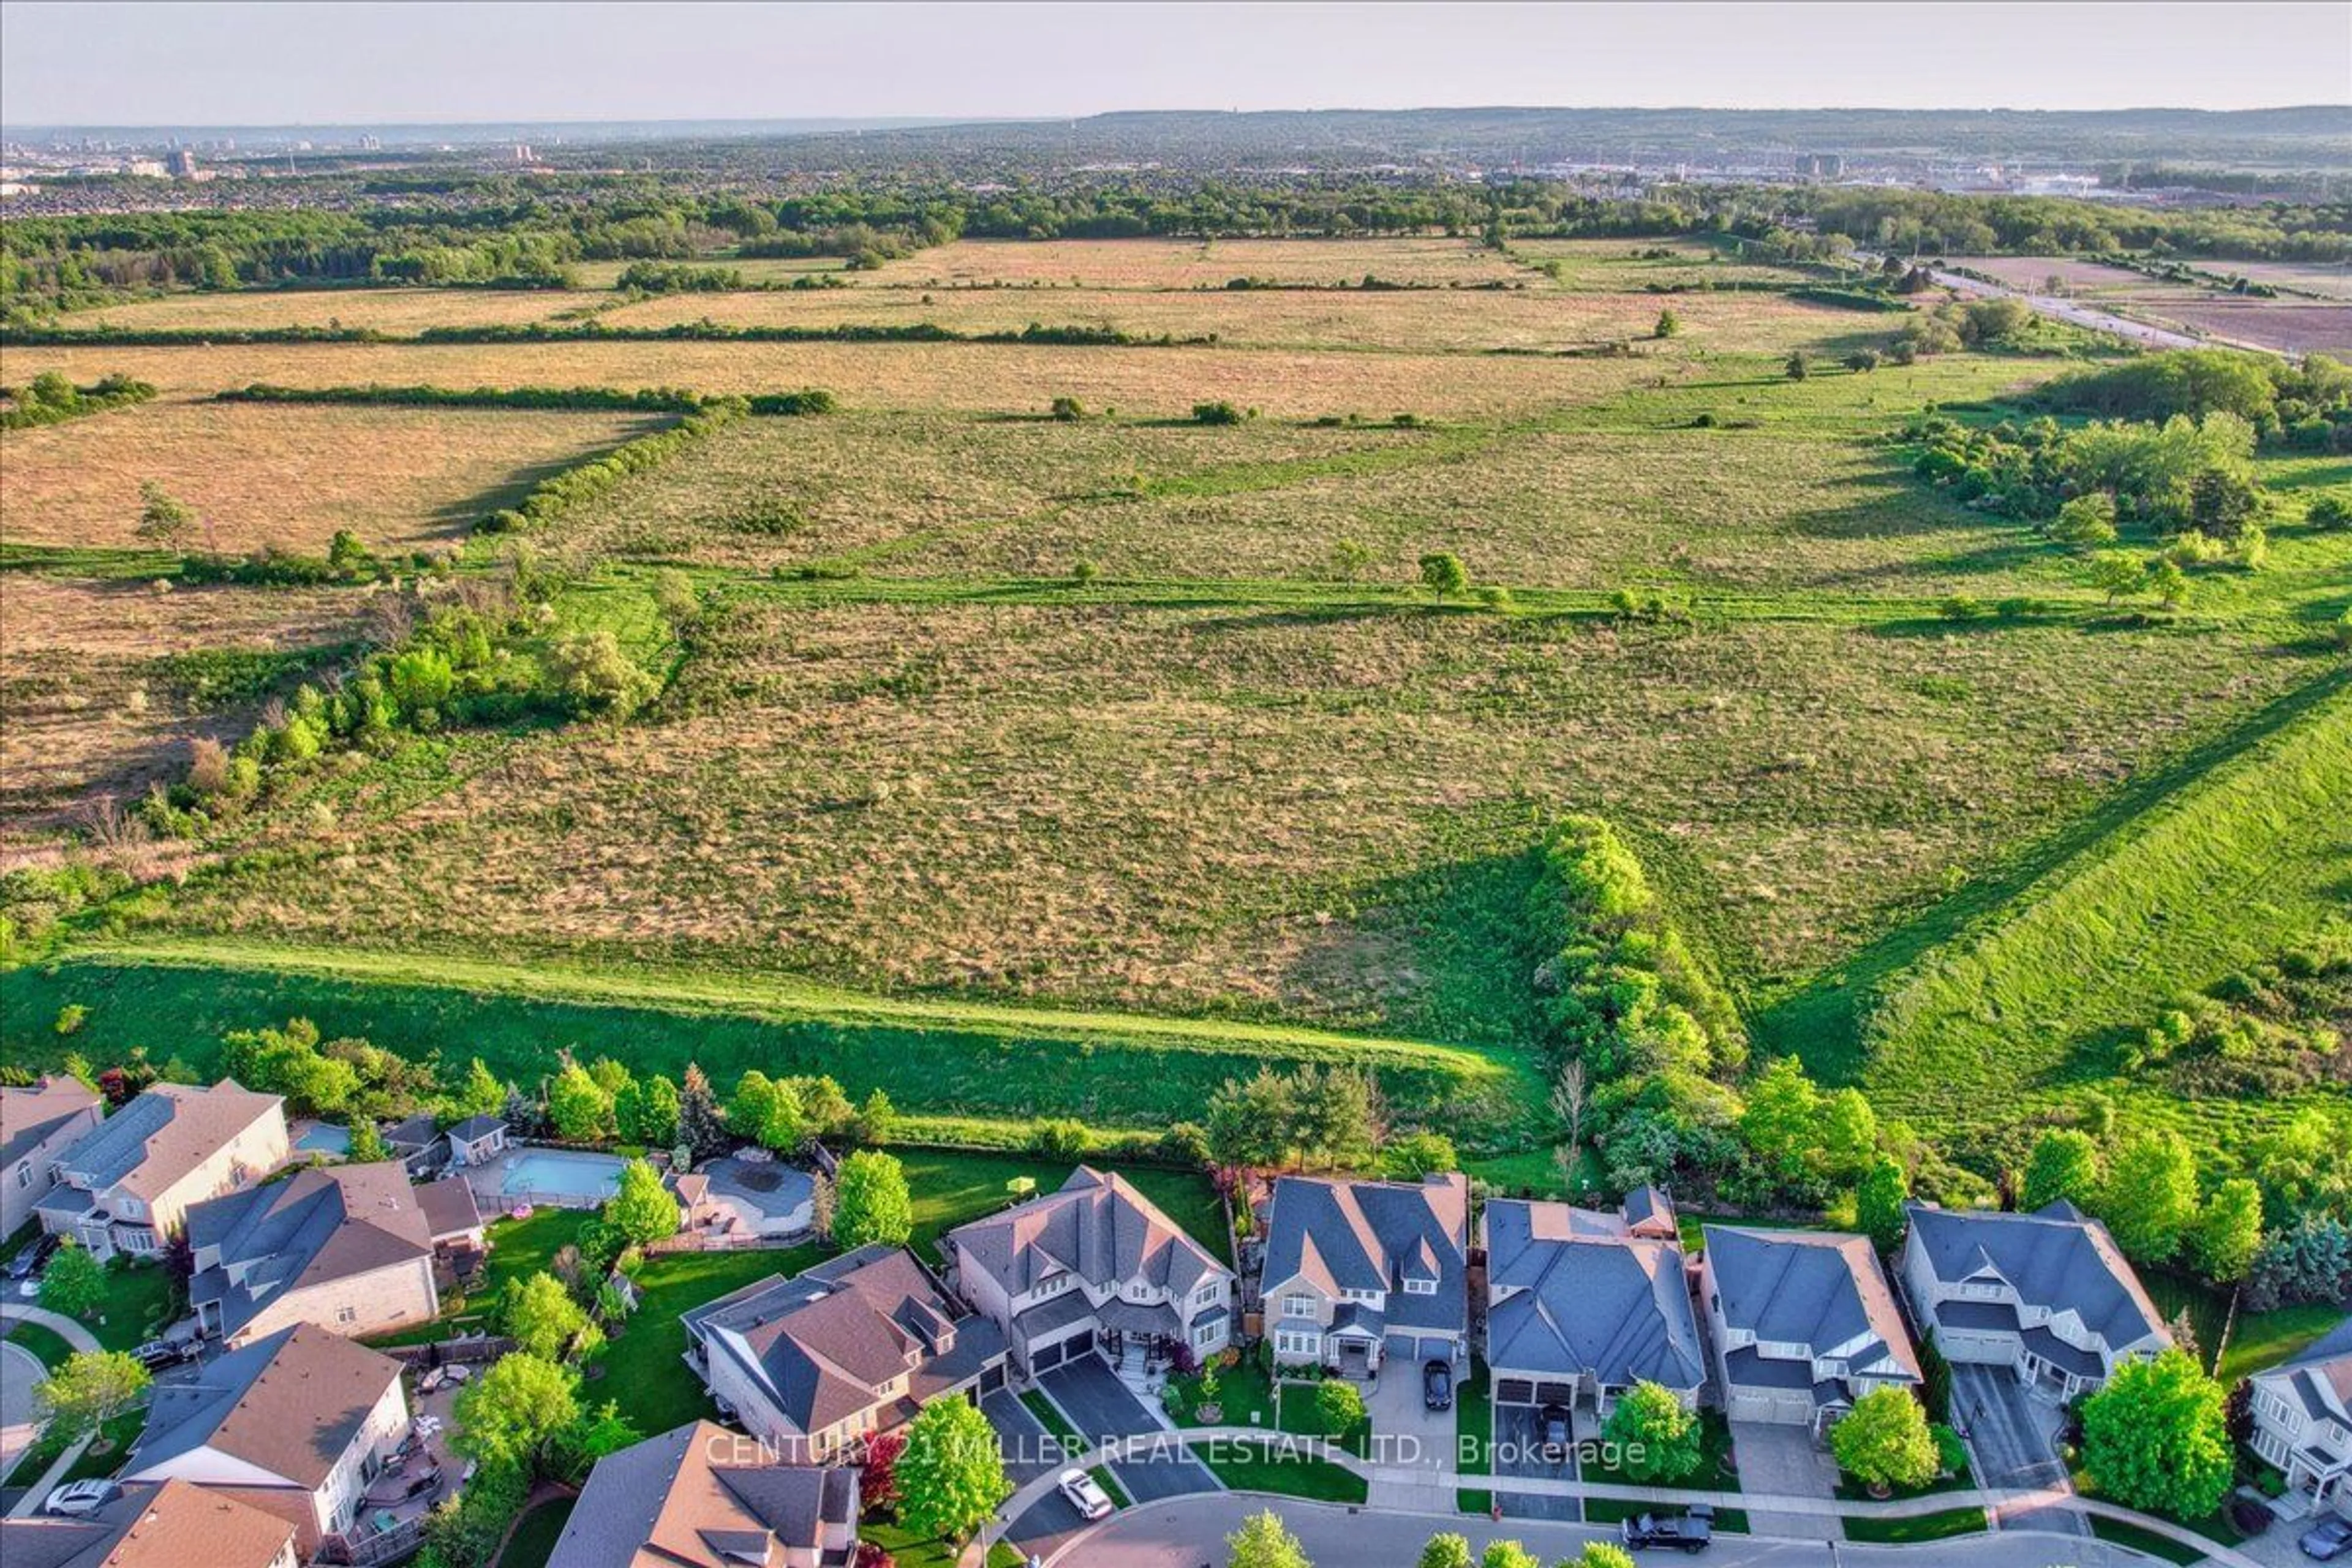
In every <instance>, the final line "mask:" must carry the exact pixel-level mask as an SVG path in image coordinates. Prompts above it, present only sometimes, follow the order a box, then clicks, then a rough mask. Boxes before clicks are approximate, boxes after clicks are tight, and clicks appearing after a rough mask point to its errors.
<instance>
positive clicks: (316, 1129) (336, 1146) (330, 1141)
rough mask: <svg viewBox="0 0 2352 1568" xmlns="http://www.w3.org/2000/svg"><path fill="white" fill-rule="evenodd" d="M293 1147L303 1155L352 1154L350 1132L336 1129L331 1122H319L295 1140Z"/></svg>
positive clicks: (349, 1130)
mask: <svg viewBox="0 0 2352 1568" xmlns="http://www.w3.org/2000/svg"><path fill="white" fill-rule="evenodd" d="M294 1147H296V1148H297V1149H299V1150H301V1151H302V1152H305V1153H315V1154H337V1155H341V1154H348V1153H350V1152H352V1130H351V1129H350V1128H348V1127H338V1126H336V1125H335V1124H334V1123H333V1122H331V1121H321V1122H319V1123H317V1124H316V1125H314V1126H312V1127H311V1128H310V1131H307V1132H305V1133H303V1134H302V1136H301V1137H299V1138H297V1139H296V1140H295V1141H294Z"/></svg>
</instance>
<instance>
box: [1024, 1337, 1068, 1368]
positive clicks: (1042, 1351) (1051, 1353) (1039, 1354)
mask: <svg viewBox="0 0 2352 1568" xmlns="http://www.w3.org/2000/svg"><path fill="white" fill-rule="evenodd" d="M1068 1348H1069V1347H1068V1345H1067V1344H1066V1343H1064V1344H1052V1345H1039V1346H1038V1347H1037V1348H1036V1349H1035V1350H1034V1351H1031V1352H1029V1365H1030V1367H1031V1369H1032V1370H1034V1371H1037V1372H1043V1371H1045V1369H1046V1368H1047V1367H1049V1366H1059V1365H1061V1364H1062V1353H1063V1352H1065V1351H1066V1350H1067V1349H1068Z"/></svg>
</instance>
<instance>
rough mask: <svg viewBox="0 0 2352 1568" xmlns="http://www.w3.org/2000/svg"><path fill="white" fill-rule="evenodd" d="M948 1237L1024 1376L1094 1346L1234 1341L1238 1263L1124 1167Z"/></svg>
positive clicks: (1092, 1173)
mask: <svg viewBox="0 0 2352 1568" xmlns="http://www.w3.org/2000/svg"><path fill="white" fill-rule="evenodd" d="M940 1245H941V1248H942V1250H943V1251H944V1252H945V1253H946V1254H947V1257H948V1260H949V1263H950V1267H951V1268H953V1270H954V1277H955V1283H956V1289H958V1290H959V1291H960V1292H961V1293H962V1295H963V1297H964V1299H965V1300H968V1301H970V1302H971V1304H972V1306H973V1307H974V1308H975V1309H977V1310H979V1311H980V1312H982V1314H983V1315H985V1316H986V1317H988V1318H989V1319H990V1320H991V1321H993V1322H994V1323H995V1324H996V1326H997V1327H998V1328H999V1329H1000V1330H1002V1331H1003V1334H1004V1337H1005V1342H1006V1343H1007V1344H1008V1345H1009V1346H1010V1347H1011V1349H1012V1352H1013V1364H1014V1365H1015V1366H1017V1367H1019V1368H1020V1369H1021V1371H1022V1372H1023V1373H1038V1372H1043V1371H1045V1370H1046V1369H1047V1368H1049V1367H1055V1366H1059V1365H1061V1364H1062V1363H1064V1362H1065V1361H1068V1360H1071V1359H1073V1358H1075V1357H1077V1356H1082V1355H1086V1354H1087V1353H1089V1352H1100V1353H1101V1354H1103V1355H1104V1356H1106V1357H1108V1358H1109V1359H1110V1360H1112V1361H1114V1362H1116V1361H1118V1360H1119V1359H1120V1358H1121V1356H1122V1355H1123V1354H1125V1353H1127V1352H1129V1351H1134V1352H1141V1353H1142V1354H1143V1355H1145V1356H1147V1357H1148V1356H1151V1355H1154V1354H1165V1353H1171V1352H1172V1351H1173V1348H1174V1347H1175V1346H1177V1345H1183V1346H1186V1347H1188V1348H1189V1349H1190V1351H1191V1352H1192V1354H1193V1355H1194V1356H1195V1357H1200V1356H1209V1355H1213V1354H1215V1353H1216V1352H1219V1351H1222V1350H1223V1349H1224V1348H1225V1346H1226V1344H1227V1343H1228V1342H1230V1341H1231V1340H1232V1338H1233V1326H1234V1325H1233V1313H1234V1271H1233V1270H1232V1269H1231V1268H1227V1267H1225V1265H1224V1264H1223V1263H1222V1262H1220V1261H1219V1260H1218V1258H1216V1257H1215V1255H1214V1254H1213V1253H1211V1252H1210V1251H1209V1249H1208V1248H1206V1247H1202V1245H1201V1244H1200V1243H1199V1242H1198V1241H1196V1240H1194V1239H1193V1238H1192V1237H1191V1236H1190V1235H1188V1234H1186V1232H1185V1230H1184V1227H1183V1226H1180V1225H1178V1224H1177V1223H1176V1222H1175V1221H1174V1220H1171V1219H1170V1218H1169V1217H1168V1216H1167V1215H1165V1214H1163V1213H1161V1212H1160V1207H1159V1205H1156V1204H1154V1203H1153V1202H1152V1201H1151V1200H1150V1199H1149V1198H1147V1197H1145V1196H1144V1195H1143V1194H1141V1193H1139V1192H1138V1191H1136V1189H1135V1187H1134V1186H1133V1184H1130V1183H1129V1181H1128V1180H1127V1179H1126V1178H1125V1177H1124V1176H1118V1175H1113V1174H1108V1173H1104V1172H1101V1171H1097V1170H1093V1169H1091V1168H1089V1167H1087V1166H1085V1165H1080V1166H1079V1167H1078V1168H1077V1169H1076V1170H1075V1171H1073V1172H1071V1173H1070V1179H1069V1180H1068V1181H1066V1182H1065V1183H1063V1184H1062V1187H1061V1190H1060V1191H1058V1192H1054V1193H1048V1194H1045V1196H1043V1197H1038V1198H1032V1199H1030V1200H1029V1201H1028V1202H1027V1203H1024V1204H1018V1205H1014V1206H1013V1207H1012V1208H1009V1209H1006V1210H1005V1211H1004V1212H1003V1213H1002V1214H996V1215H990V1216H989V1217H988V1218H986V1219H981V1220H974V1221H973V1222H972V1223H971V1224H970V1225H967V1226H959V1227H958V1228H957V1229H955V1230H952V1231H950V1232H949V1233H948V1235H947V1237H946V1238H945V1239H944V1240H943V1241H942V1242H941V1244H940Z"/></svg>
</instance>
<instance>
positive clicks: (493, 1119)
mask: <svg viewBox="0 0 2352 1568" xmlns="http://www.w3.org/2000/svg"><path fill="white" fill-rule="evenodd" d="M506 1127H507V1121H506V1118H505V1117H503V1116H468V1117H467V1118H466V1120H465V1121H460V1122H459V1123H457V1126H455V1127H452V1128H450V1129H449V1132H448V1136H449V1137H450V1138H451V1139H453V1140H455V1141H456V1142H459V1143H478V1142H481V1141H482V1140H483V1139H485V1138H488V1136H489V1135H490V1134H491V1133H493V1132H503V1131H506Z"/></svg>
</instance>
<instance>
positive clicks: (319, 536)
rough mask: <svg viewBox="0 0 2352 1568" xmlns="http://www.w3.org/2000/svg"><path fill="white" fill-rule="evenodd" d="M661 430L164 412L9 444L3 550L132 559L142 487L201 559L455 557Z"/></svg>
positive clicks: (378, 412)
mask: <svg viewBox="0 0 2352 1568" xmlns="http://www.w3.org/2000/svg"><path fill="white" fill-rule="evenodd" d="M182 363H186V362H185V361H183V362H182ZM655 424H656V421H653V420H650V419H646V418H640V417H634V416H616V415H606V414H541V413H519V412H508V411H503V410H500V411H478V410H471V409H467V410H450V409H431V408H375V407H352V408H336V407H314V406H299V405H282V406H273V405H250V404H214V403H197V402H189V401H183V400H178V399H172V400H162V401H158V402H155V403H152V404H147V405H142V406H140V407H137V408H131V409H126V410H122V411H120V412H117V413H113V414H108V415H104V416H99V417H96V418H90V419H79V420H74V421H71V422H69V423H68V424H64V425H50V426H41V427H38V428H35V429H31V430H11V431H9V432H7V433H6V435H5V437H0V461H5V464H6V466H7V474H8V482H7V487H6V492H5V500H0V536H5V538H6V539H7V540H8V541H9V542H13V543H18V544H41V545H57V546H68V547H75V548H81V547H89V546H100V547H135V546H137V545H138V543H139V540H138V537H137V532H136V530H137V528H138V524H139V513H140V498H139V487H140V486H141V484H142V483H144V482H146V481H150V480H152V481H153V482H155V483H157V484H160V485H162V486H163V488H164V489H166V490H168V491H170V492H171V493H172V494H173V496H175V497H177V498H178V499H179V500H182V501H184V502H185V503H186V504H187V505H188V506H189V507H191V508H193V509H194V511H195V512H196V514H197V516H198V517H199V518H200V519H201V520H202V521H203V522H204V523H205V525H206V528H207V529H208V532H207V533H205V534H204V535H203V536H202V537H203V538H204V539H205V540H207V541H209V544H208V545H207V547H210V548H217V549H219V550H222V551H224V552H244V551H250V550H254V549H257V548H259V547H260V546H262V545H265V544H277V545H280V546H283V547H285V548H288V549H293V550H301V551H307V552H312V553H319V552H323V551H324V550H325V548H326V545H327V542H328V540H329V539H330V538H331V537H332V536H333V534H334V533H335V531H337V530H338V529H349V530H351V531H352V532H354V533H356V534H358V535H359V536H360V540H361V542H362V543H364V544H366V545H367V546H368V547H369V548H370V549H372V550H376V551H397V552H405V551H411V550H419V549H425V548H429V547H439V548H447V547H450V546H453V545H455V544H456V543H457V542H458V541H459V540H460V539H461V538H462V537H463V535H464V533H465V531H467V529H468V528H469V527H470V526H471V525H472V523H473V522H474V521H476V520H477V519H478V518H479V517H480V516H481V514H482V513H483V511H485V510H488V508H490V507H492V506H496V505H499V504H502V502H501V498H504V497H508V496H510V495H513V494H518V493H520V490H521V489H523V488H524V487H526V486H528V485H529V484H530V483H533V482H535V481H536V480H537V479H539V478H541V477H542V476H543V475H545V474H548V473H551V472H552V471H554V470H555V469H557V468H563V467H565V466H567V465H569V464H571V463H573V462H577V461H578V460H579V459H580V458H582V457H583V456H584V455H586V454H587V453H589V452H592V451H594V450H595V449H597V448H598V447H607V446H611V445H613V444H614V443H616V442H619V441H623V440H625V439H627V438H628V437H630V436H631V435H632V434H635V433H637V432H640V431H643V430H646V429H650V428H652V427H654V426H655Z"/></svg>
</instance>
